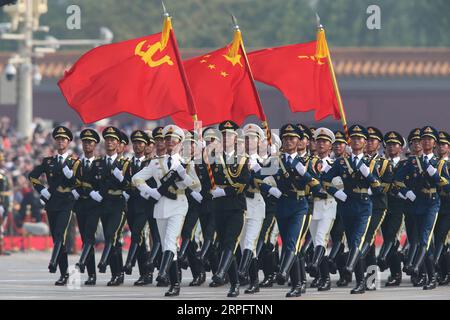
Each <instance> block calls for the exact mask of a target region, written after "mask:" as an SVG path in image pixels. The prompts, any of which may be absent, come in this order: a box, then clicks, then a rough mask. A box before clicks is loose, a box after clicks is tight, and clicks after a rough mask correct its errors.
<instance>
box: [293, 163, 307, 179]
mask: <svg viewBox="0 0 450 320" xmlns="http://www.w3.org/2000/svg"><path fill="white" fill-rule="evenodd" d="M295 169H296V170H297V172H298V173H299V174H300V175H301V176H304V175H305V173H306V168H305V166H304V165H303V164H302V163H301V162H299V163H297V165H296V166H295Z"/></svg>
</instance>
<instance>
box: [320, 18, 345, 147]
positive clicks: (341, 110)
mask: <svg viewBox="0 0 450 320" xmlns="http://www.w3.org/2000/svg"><path fill="white" fill-rule="evenodd" d="M316 19H317V29H318V32H317V38H319V34H320V33H322V32H323V40H324V42H325V43H324V44H325V47H326V58H327V61H328V67H329V68H330V73H331V79H332V81H333V87H334V92H335V94H336V99H337V103H338V107H339V113H340V115H341V122H342V126H343V127H344V133H345V137H346V138H347V141H348V140H349V139H350V136H349V133H348V125H347V119H346V116H345V110H344V104H343V103H342V97H341V93H340V90H339V85H338V82H337V79H336V73H335V72H334V67H333V62H332V60H331V54H330V50H329V48H328V44H327V39H326V36H325V28H324V27H323V25H322V24H321V23H320V17H319V15H318V14H317V13H316ZM317 40H319V39H317ZM317 45H318V46H319V41H317Z"/></svg>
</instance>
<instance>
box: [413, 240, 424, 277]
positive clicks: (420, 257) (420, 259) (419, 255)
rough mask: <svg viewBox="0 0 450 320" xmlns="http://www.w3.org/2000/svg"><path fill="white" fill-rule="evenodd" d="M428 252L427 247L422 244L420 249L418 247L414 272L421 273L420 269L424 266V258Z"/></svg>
mask: <svg viewBox="0 0 450 320" xmlns="http://www.w3.org/2000/svg"><path fill="white" fill-rule="evenodd" d="M426 254H427V247H426V246H424V245H421V246H420V247H419V249H417V253H416V256H415V257H414V262H413V265H412V271H413V273H414V274H419V269H420V267H421V266H422V263H423V260H424V259H425V256H426Z"/></svg>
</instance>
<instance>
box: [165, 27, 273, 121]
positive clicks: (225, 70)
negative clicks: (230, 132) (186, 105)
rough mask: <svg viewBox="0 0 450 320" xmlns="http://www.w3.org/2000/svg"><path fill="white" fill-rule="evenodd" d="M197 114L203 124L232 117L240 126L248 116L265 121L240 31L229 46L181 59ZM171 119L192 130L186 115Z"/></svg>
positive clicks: (180, 114)
mask: <svg viewBox="0 0 450 320" xmlns="http://www.w3.org/2000/svg"><path fill="white" fill-rule="evenodd" d="M184 68H185V70H186V74H187V77H188V80H189V85H190V88H191V91H192V95H193V97H194V100H195V105H196V109H197V117H198V120H199V121H202V125H203V126H208V125H212V124H216V123H219V122H221V121H224V120H233V121H235V122H236V123H238V124H239V125H240V124H241V123H242V122H243V121H244V119H245V118H246V117H247V116H249V115H256V116H257V117H258V118H259V119H261V120H263V121H264V120H265V116H264V112H263V110H262V106H261V102H260V99H259V96H258V93H257V91H256V87H255V84H254V82H253V78H252V75H251V70H250V67H249V65H248V61H247V57H246V55H245V51H244V48H243V45H242V36H241V32H240V31H239V30H236V31H235V34H234V38H233V42H232V43H231V44H229V45H228V46H226V47H224V48H221V49H218V50H216V51H214V52H210V53H208V54H205V55H203V56H200V57H196V58H192V59H190V60H186V61H185V62H184ZM172 119H173V121H174V122H175V124H177V125H178V126H180V127H183V128H186V129H191V128H192V127H193V123H192V120H191V118H190V117H189V114H187V113H186V112H179V113H177V114H174V115H172Z"/></svg>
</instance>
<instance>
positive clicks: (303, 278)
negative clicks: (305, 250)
mask: <svg viewBox="0 0 450 320" xmlns="http://www.w3.org/2000/svg"><path fill="white" fill-rule="evenodd" d="M298 263H299V266H300V285H301V291H302V293H306V262H305V257H303V256H302V255H300V256H298Z"/></svg>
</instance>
